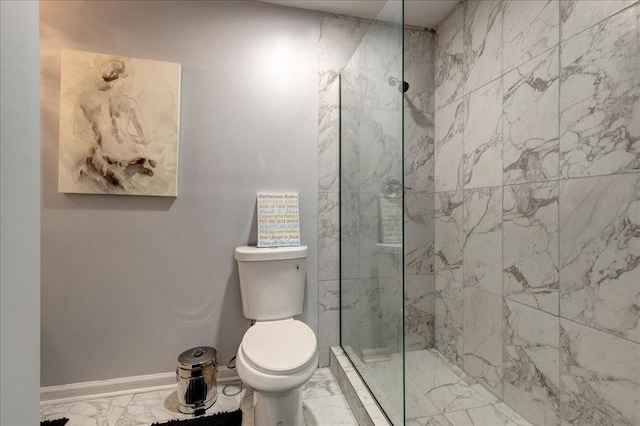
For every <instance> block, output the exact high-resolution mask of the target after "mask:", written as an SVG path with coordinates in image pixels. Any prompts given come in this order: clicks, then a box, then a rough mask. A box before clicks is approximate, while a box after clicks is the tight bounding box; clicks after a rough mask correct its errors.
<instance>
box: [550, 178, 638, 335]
mask: <svg viewBox="0 0 640 426" xmlns="http://www.w3.org/2000/svg"><path fill="white" fill-rule="evenodd" d="M560 268H561V269H560V315H561V316H562V317H564V318H567V319H571V320H574V321H577V322H579V323H582V324H585V325H589V326H591V327H594V328H597V329H599V330H603V331H607V332H609V333H613V334H616V335H619V336H622V337H625V338H627V339H630V340H633V341H635V342H640V174H638V173H633V174H627V175H613V176H601V177H594V178H587V179H569V180H566V181H561V182H560Z"/></svg>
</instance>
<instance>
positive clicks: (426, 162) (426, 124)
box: [404, 111, 435, 193]
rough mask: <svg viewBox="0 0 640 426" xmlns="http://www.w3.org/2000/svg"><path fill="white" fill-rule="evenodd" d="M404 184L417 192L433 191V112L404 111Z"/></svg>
mask: <svg viewBox="0 0 640 426" xmlns="http://www.w3.org/2000/svg"><path fill="white" fill-rule="evenodd" d="M404 186H405V188H407V189H411V190H412V191H417V192H431V193H433V192H434V189H435V187H434V122H433V114H427V113H420V112H415V111H411V112H405V115H404Z"/></svg>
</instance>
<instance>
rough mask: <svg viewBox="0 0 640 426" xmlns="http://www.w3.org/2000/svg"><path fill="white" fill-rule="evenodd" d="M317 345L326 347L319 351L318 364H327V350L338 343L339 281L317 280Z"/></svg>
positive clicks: (325, 365) (324, 365) (323, 365)
mask: <svg viewBox="0 0 640 426" xmlns="http://www.w3.org/2000/svg"><path fill="white" fill-rule="evenodd" d="M318 287H319V288H318V300H319V308H318V346H319V347H320V348H327V350H324V349H323V350H321V351H320V353H319V360H318V365H319V366H320V367H327V366H329V350H328V348H331V347H332V346H336V345H339V344H340V281H339V280H331V281H320V282H318Z"/></svg>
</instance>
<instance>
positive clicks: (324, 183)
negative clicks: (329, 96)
mask: <svg viewBox="0 0 640 426" xmlns="http://www.w3.org/2000/svg"><path fill="white" fill-rule="evenodd" d="M339 117H340V110H339V108H338V107H337V106H327V105H321V106H319V107H318V189H319V190H320V191H325V192H338V189H339V179H338V176H339V174H338V169H339V167H340V152H339V144H338V141H339V134H338V133H339V131H340V128H339V127H340V126H339Z"/></svg>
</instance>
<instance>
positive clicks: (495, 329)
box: [463, 286, 503, 396]
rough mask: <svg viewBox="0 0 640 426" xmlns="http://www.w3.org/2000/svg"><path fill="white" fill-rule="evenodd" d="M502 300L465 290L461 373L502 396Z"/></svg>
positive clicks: (477, 291)
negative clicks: (463, 372) (462, 370)
mask: <svg viewBox="0 0 640 426" xmlns="http://www.w3.org/2000/svg"><path fill="white" fill-rule="evenodd" d="M502 300H503V299H502V297H500V296H496V295H494V294H491V293H487V292H486V291H483V290H480V289H477V288H474V287H469V286H466V287H464V302H463V303H464V306H463V307H464V329H463V348H464V357H463V365H464V370H465V371H466V372H467V373H469V374H470V375H471V376H472V377H474V378H475V379H477V380H478V381H479V382H480V383H482V384H484V385H486V386H487V387H488V388H489V389H490V390H492V391H493V393H495V394H497V395H498V396H501V395H502Z"/></svg>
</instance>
